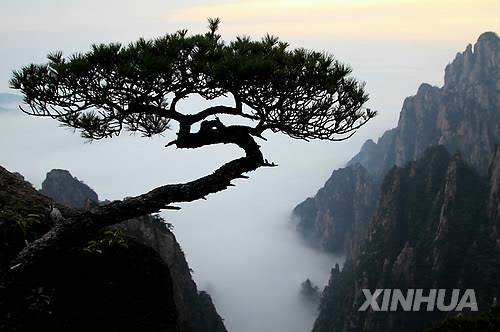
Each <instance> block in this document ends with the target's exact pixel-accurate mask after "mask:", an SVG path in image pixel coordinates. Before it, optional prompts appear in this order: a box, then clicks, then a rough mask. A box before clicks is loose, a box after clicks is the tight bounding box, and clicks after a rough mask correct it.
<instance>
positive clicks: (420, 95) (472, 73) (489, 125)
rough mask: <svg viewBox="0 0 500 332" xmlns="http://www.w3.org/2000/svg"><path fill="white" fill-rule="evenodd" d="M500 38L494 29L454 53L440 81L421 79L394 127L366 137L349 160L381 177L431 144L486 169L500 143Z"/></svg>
mask: <svg viewBox="0 0 500 332" xmlns="http://www.w3.org/2000/svg"><path fill="white" fill-rule="evenodd" d="M499 82H500V41H499V38H498V36H497V35H496V34H495V33H493V32H486V33H483V34H482V35H481V36H480V37H479V39H478V40H477V43H476V44H475V45H474V49H473V48H472V45H469V46H467V48H466V50H465V51H464V52H463V53H458V54H457V56H456V57H455V60H453V62H452V63H450V64H449V65H448V66H447V67H446V69H445V79H444V86H443V87H442V88H437V87H433V86H430V85H429V84H422V85H421V86H420V87H419V89H418V91H417V94H416V95H415V96H413V97H408V98H406V100H405V101H404V103H403V108H402V110H401V114H400V117H399V122H398V125H397V127H396V128H394V129H391V130H389V131H387V132H386V133H385V134H384V135H382V137H381V138H380V139H379V140H378V142H377V143H376V144H374V142H373V141H371V140H369V141H367V142H366V143H365V145H364V146H363V148H362V149H361V151H360V152H359V153H358V154H357V155H356V156H355V157H354V158H353V159H352V160H351V161H350V162H349V163H348V165H350V164H353V163H358V162H359V163H361V164H362V165H363V166H365V167H366V168H367V169H368V170H369V171H370V173H371V174H372V175H374V176H378V177H383V176H384V175H385V174H386V173H387V171H388V170H389V169H391V168H392V166H394V165H396V166H402V165H404V164H405V163H406V162H407V161H410V160H415V159H416V158H418V157H419V156H420V155H421V154H422V152H423V151H425V149H427V148H428V147H430V146H432V145H443V146H445V147H446V148H447V149H448V150H449V151H450V153H455V152H460V153H461V154H462V157H463V159H464V161H466V162H467V163H469V164H470V165H472V166H473V167H474V168H476V169H477V170H478V171H479V172H480V174H483V175H484V174H486V173H487V170H488V166H489V165H490V161H491V159H490V158H491V156H492V155H493V152H494V150H495V145H496V144H497V143H499V142H500V83H499Z"/></svg>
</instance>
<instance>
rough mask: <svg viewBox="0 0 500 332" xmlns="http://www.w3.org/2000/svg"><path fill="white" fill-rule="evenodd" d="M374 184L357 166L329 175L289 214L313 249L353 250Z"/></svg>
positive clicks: (360, 235) (370, 207)
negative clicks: (320, 186)
mask: <svg viewBox="0 0 500 332" xmlns="http://www.w3.org/2000/svg"><path fill="white" fill-rule="evenodd" d="M376 191H377V189H376V185H375V183H374V182H373V180H372V178H371V176H370V175H369V174H368V172H367V171H366V169H365V168H364V167H363V166H361V165H360V164H356V165H352V166H349V167H346V168H342V169H339V170H336V171H334V172H333V174H332V176H331V177H330V179H329V180H328V181H327V182H326V183H325V185H324V187H323V188H321V189H320V190H319V191H318V193H317V194H316V196H314V197H313V198H308V199H307V200H306V201H304V202H303V203H301V204H299V205H298V206H297V207H296V208H295V209H294V211H293V213H294V215H295V216H297V217H298V220H299V222H298V224H297V228H298V230H299V231H300V232H301V233H302V234H303V235H304V237H305V239H306V240H307V241H308V242H309V243H310V244H311V245H313V246H319V247H321V248H322V249H325V250H327V251H332V252H344V251H346V250H347V251H356V248H357V246H358V244H359V242H360V240H361V239H363V238H364V237H365V236H366V230H367V225H368V223H369V220H370V218H371V215H372V213H373V210H374V208H375V204H376V198H377V193H376Z"/></svg>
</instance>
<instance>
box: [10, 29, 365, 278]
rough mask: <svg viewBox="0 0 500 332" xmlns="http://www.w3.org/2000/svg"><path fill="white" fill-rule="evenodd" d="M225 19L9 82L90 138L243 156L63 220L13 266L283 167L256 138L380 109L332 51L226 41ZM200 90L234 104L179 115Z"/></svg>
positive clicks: (98, 51)
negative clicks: (150, 141) (146, 139)
mask: <svg viewBox="0 0 500 332" xmlns="http://www.w3.org/2000/svg"><path fill="white" fill-rule="evenodd" d="M218 25H219V20H218V19H211V20H209V30H208V32H207V33H205V34H196V35H188V34H187V31H186V30H182V31H178V32H176V33H173V34H167V35H165V36H164V37H161V38H158V39H154V40H144V39H139V40H138V41H137V42H134V43H131V44H129V45H128V46H123V45H121V44H118V43H114V44H108V45H103V44H101V45H93V46H92V49H91V50H90V51H89V52H87V53H85V54H75V55H73V56H71V57H69V58H68V59H66V58H64V57H63V55H62V53H61V52H57V53H53V54H50V55H49V56H48V62H47V63H46V64H41V65H34V64H32V65H29V66H26V67H24V68H22V69H21V70H19V71H16V72H14V74H13V78H12V80H11V86H12V88H14V89H18V90H20V91H21V92H22V94H23V95H24V101H25V103H26V104H27V105H29V110H24V109H23V111H24V112H26V113H28V114H30V115H34V116H43V117H51V118H53V119H55V120H57V121H59V122H60V123H61V124H63V125H65V126H68V127H71V128H74V129H76V130H78V131H80V133H81V135H82V137H84V138H87V139H91V140H99V139H103V138H107V137H112V136H113V135H119V134H120V133H122V132H123V131H131V132H139V133H141V134H142V135H145V136H153V135H158V134H163V133H164V132H166V131H167V130H173V131H175V132H176V134H177V135H176V138H175V140H173V141H171V142H170V143H168V144H167V146H171V145H174V146H176V147H177V148H181V149H195V148H201V147H203V146H207V145H213V144H235V145H237V146H238V147H240V148H241V149H243V151H244V152H245V155H244V156H243V157H241V158H238V159H235V160H232V161H229V162H227V163H226V164H224V165H222V166H221V167H220V168H218V169H217V170H215V171H214V172H213V173H212V174H210V175H207V176H204V177H202V178H199V179H196V180H193V181H191V182H187V183H183V184H169V185H164V186H161V187H158V188H156V189H153V190H152V191H150V192H148V193H145V194H142V195H140V196H137V197H133V198H129V199H127V200H124V201H115V202H112V203H111V204H109V205H106V206H102V207H99V208H96V209H94V210H92V211H85V212H82V213H81V214H79V215H78V216H75V217H72V218H69V219H67V220H65V221H64V222H59V223H56V224H55V225H54V227H53V228H52V230H51V231H49V232H48V233H47V234H45V235H44V236H43V237H42V238H40V239H39V240H37V241H35V242H33V243H31V244H30V245H28V246H27V247H26V248H24V249H23V250H22V251H21V252H20V253H19V255H18V256H17V258H16V259H15V261H14V262H13V265H14V266H15V267H16V268H17V269H22V267H24V266H29V265H30V264H32V263H33V262H34V261H36V260H37V259H39V258H40V257H42V256H45V255H50V254H54V253H57V252H58V251H60V250H64V249H66V248H67V247H68V246H70V245H74V244H75V243H78V242H79V241H83V240H85V239H86V238H87V237H88V235H89V234H91V233H93V232H96V231H97V230H99V229H101V228H102V227H105V226H109V225H112V224H115V223H118V222H120V221H123V220H127V219H130V218H133V217H137V216H141V215H144V214H148V213H153V212H157V211H159V210H161V209H168V208H175V207H173V206H171V205H170V204H172V203H175V202H189V201H194V200H197V199H200V198H205V196H207V195H208V194H211V193H215V192H218V191H221V190H224V189H226V188H227V187H228V186H231V185H232V184H231V181H232V180H234V179H237V178H246V176H245V175H244V174H245V173H247V172H250V171H253V170H255V169H257V168H259V167H263V166H274V164H272V163H269V162H267V160H266V159H264V157H263V155H262V153H261V151H260V146H259V145H258V144H257V143H256V138H262V139H264V137H263V133H264V132H266V131H271V132H274V133H277V132H280V133H283V134H286V135H288V136H290V137H292V138H297V139H303V140H310V139H322V140H331V141H336V140H344V139H347V138H349V137H350V136H351V135H352V134H353V133H354V132H355V131H356V130H357V129H358V128H359V127H361V126H362V125H363V124H365V123H366V122H367V121H368V120H369V119H371V118H372V117H373V116H375V112H373V111H371V110H370V109H366V108H364V107H363V105H364V103H365V102H366V101H367V99H368V97H367V94H366V93H365V92H364V89H363V84H360V83H359V82H358V81H356V80H355V79H354V78H352V77H350V76H349V75H350V72H351V70H350V68H349V67H348V66H345V65H343V64H341V63H339V62H338V61H336V60H335V59H334V58H333V57H332V56H331V55H328V54H325V53H320V52H315V51H308V50H305V49H294V50H291V49H289V45H288V44H287V43H285V42H282V41H280V40H279V39H278V38H276V37H273V36H270V35H267V36H265V37H264V38H263V39H262V40H260V41H254V40H251V39H250V38H248V37H238V38H236V39H235V40H234V41H232V42H230V43H225V42H224V41H222V40H221V37H220V35H219V34H218V33H217V29H218ZM193 95H198V96H200V97H202V98H204V99H206V100H211V101H213V100H215V99H217V100H219V99H220V97H230V98H232V99H233V103H234V106H225V105H218V106H212V107H208V108H206V109H202V110H200V111H199V112H197V113H183V112H181V110H179V107H178V102H179V101H180V100H183V99H185V98H189V97H191V96H193ZM228 123H231V124H228ZM235 123H236V124H235Z"/></svg>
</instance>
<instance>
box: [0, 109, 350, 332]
mask: <svg viewBox="0 0 500 332" xmlns="http://www.w3.org/2000/svg"><path fill="white" fill-rule="evenodd" d="M11 106H12V105H9V106H6V107H5V106H4V108H11ZM184 106H185V107H186V108H190V107H195V106H196V105H194V104H187V105H184ZM0 133H1V140H0V151H1V156H0V164H1V165H2V166H4V167H6V168H7V169H8V170H10V171H17V172H19V173H21V174H22V175H24V176H25V177H26V179H27V180H28V181H30V182H31V183H33V184H34V186H35V187H37V188H39V187H40V186H41V182H42V181H43V179H44V177H45V173H46V172H48V171H49V170H51V169H53V168H62V169H68V170H69V171H70V172H71V173H72V175H73V176H76V177H78V178H79V179H80V180H82V181H84V182H85V183H86V184H88V185H89V186H90V187H91V188H93V189H94V190H95V191H96V192H97V193H98V194H99V198H100V199H101V200H104V199H111V200H114V199H121V198H123V197H126V196H132V195H138V194H141V193H143V192H145V191H148V190H150V189H152V188H154V187H156V186H159V185H162V184H166V183H176V182H182V181H188V180H192V179H194V178H197V177H199V176H202V175H204V174H207V173H209V172H211V171H213V170H214V169H215V168H217V167H219V166H220V165H222V164H223V163H225V162H227V161H229V160H231V159H233V158H236V157H238V156H240V155H241V153H242V152H240V151H239V150H238V149H236V148H233V147H230V146H215V147H209V148H207V149H201V150H190V151H183V150H176V149H174V148H171V149H165V148H164V145H165V144H166V143H167V142H168V141H169V140H170V139H171V137H157V138H153V139H146V138H142V137H140V136H129V135H126V134H125V135H123V136H121V137H117V138H113V139H110V140H104V141H96V142H92V143H85V141H84V140H83V139H81V138H80V137H79V136H78V135H77V134H73V132H72V131H71V130H68V129H64V128H61V127H58V125H57V123H56V122H55V121H53V120H51V119H43V118H34V117H29V116H27V115H25V114H23V113H21V112H19V111H15V110H9V111H5V110H3V111H2V113H0ZM268 138H269V141H267V142H264V141H262V142H260V144H262V147H263V151H264V154H265V157H266V158H268V159H269V160H270V161H273V162H276V163H277V164H279V166H278V167H272V168H262V169H259V170H258V171H256V172H253V173H250V174H249V176H250V178H249V179H246V180H238V181H235V185H236V187H232V188H230V189H228V190H225V191H223V192H220V193H217V194H214V195H210V196H208V197H207V200H206V201H204V200H201V201H196V202H193V203H188V204H181V205H180V206H181V207H182V210H180V211H173V212H171V211H169V212H163V213H162V216H163V217H164V218H165V219H166V220H167V221H168V222H170V223H172V224H173V225H174V234H175V235H176V237H177V239H178V241H179V243H180V244H181V247H182V248H183V251H184V252H185V254H186V258H187V261H188V263H189V265H190V267H191V268H192V270H193V277H194V279H195V281H196V282H197V284H198V288H199V289H200V290H207V291H208V292H209V293H210V294H211V295H212V297H213V300H214V303H215V305H216V308H217V310H218V312H219V314H220V315H221V316H222V317H223V318H224V322H225V324H226V327H227V328H228V330H229V331H241V332H245V331H248V332H250V331H262V332H271V331H290V332H295V331H297V332H299V331H308V330H310V329H311V327H312V324H313V321H314V318H315V316H316V314H317V312H316V310H315V308H313V307H312V306H310V305H307V304H306V303H304V301H302V299H301V298H300V294H299V292H300V284H301V283H302V282H303V281H304V280H305V279H307V278H309V279H311V281H313V283H315V284H316V285H318V286H319V287H320V289H322V288H323V287H324V285H325V284H326V283H327V281H328V276H329V272H330V269H331V268H332V267H333V266H334V264H335V263H339V264H342V261H343V258H342V257H335V256H330V255H327V254H325V253H321V252H317V251H314V250H312V249H310V248H307V247H306V246H305V245H304V244H303V243H302V242H301V239H300V238H298V236H297V234H296V232H295V229H294V227H295V224H294V222H293V221H292V220H291V219H290V214H291V211H292V209H293V207H294V206H295V205H296V204H297V203H299V202H301V201H302V200H303V199H305V198H306V196H308V195H313V194H314V193H315V192H316V190H317V189H318V188H319V187H320V186H321V185H322V183H323V182H324V180H325V179H326V178H327V177H328V176H329V173H330V172H331V170H332V169H333V168H336V167H339V166H341V164H342V162H343V161H342V160H344V159H345V154H347V153H349V151H348V150H347V149H346V145H345V144H344V149H343V150H345V152H344V153H340V151H341V150H340V149H339V151H338V153H333V152H334V151H335V150H336V149H335V148H334V146H332V144H331V143H330V144H328V143H325V142H316V143H306V142H300V141H293V140H291V139H288V138H286V137H284V136H276V137H272V135H269V137H268ZM337 146H342V144H339V145H337Z"/></svg>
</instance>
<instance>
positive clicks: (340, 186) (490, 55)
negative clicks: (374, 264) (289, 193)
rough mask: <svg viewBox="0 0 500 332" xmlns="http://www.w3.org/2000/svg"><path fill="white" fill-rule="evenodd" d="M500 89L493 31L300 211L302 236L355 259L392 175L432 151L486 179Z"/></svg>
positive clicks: (497, 133) (499, 117) (498, 133)
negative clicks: (457, 156)
mask: <svg viewBox="0 0 500 332" xmlns="http://www.w3.org/2000/svg"><path fill="white" fill-rule="evenodd" d="M499 82H500V40H499V38H498V36H497V35H496V34H495V33H493V32H487V33H484V34H482V35H481V36H480V37H479V39H478V41H477V43H476V44H475V45H474V48H473V47H472V46H471V45H469V46H468V47H467V49H466V50H465V51H464V52H463V53H459V54H457V56H456V58H455V60H454V61H453V62H452V63H450V64H449V65H448V66H447V67H446V70H445V84H444V86H443V87H441V88H438V87H433V86H430V85H428V84H422V85H421V86H420V87H419V89H418V91H417V94H416V95H415V96H412V97H408V98H406V100H405V101H404V103H403V108H402V110H401V113H400V118H399V122H398V125H397V127H396V128H393V129H391V130H388V131H386V132H385V133H384V134H383V135H382V136H381V137H380V138H379V139H378V141H377V143H375V142H374V141H373V140H368V141H366V142H365V144H364V145H363V147H362V148H361V151H360V152H359V153H358V154H357V155H356V156H354V157H353V158H352V159H351V161H349V162H348V164H347V167H346V168H344V169H340V170H337V171H335V172H334V173H333V174H332V176H331V178H330V179H329V180H328V181H327V184H325V187H324V188H323V189H321V190H320V191H319V192H318V194H317V195H316V196H315V197H313V198H308V199H307V200H306V201H305V202H303V203H301V204H299V205H298V206H297V207H296V208H295V210H294V215H295V216H296V217H297V218H298V226H297V229H298V231H299V233H301V234H302V235H303V236H304V237H305V238H306V239H307V241H308V242H309V243H314V244H315V245H317V246H320V247H323V248H325V249H326V250H329V251H335V252H339V251H343V250H347V253H348V254H351V249H352V248H354V250H355V248H359V245H360V243H361V242H362V241H363V239H364V236H365V234H366V231H367V230H366V226H367V225H368V224H369V222H370V220H371V217H372V216H373V213H374V211H375V206H376V202H377V200H378V196H377V193H378V192H379V188H380V183H381V182H382V179H383V178H384V176H385V175H386V174H387V172H388V171H389V170H390V169H391V168H392V167H393V166H394V165H396V166H402V165H404V164H405V163H406V162H408V161H410V160H415V159H417V158H418V157H419V156H421V155H422V153H423V151H425V150H426V149H427V148H428V147H430V146H433V145H442V146H444V147H446V148H447V149H448V151H449V152H450V153H455V152H460V153H461V155H462V158H463V160H464V161H465V162H466V163H468V164H469V165H472V166H473V167H474V168H475V169H476V170H477V171H478V172H479V173H480V174H482V175H486V174H487V172H488V166H489V165H490V161H491V157H492V156H493V152H494V149H495V145H496V144H498V143H500V83H499ZM357 164H360V165H362V166H363V167H364V168H363V169H362V170H361V168H360V167H359V166H357ZM353 173H356V174H357V175H355V176H354V177H355V178H356V179H357V180H356V181H353V180H352V176H353ZM368 195H372V196H371V197H368ZM349 209H353V210H352V211H348V210H349ZM356 215H358V218H356ZM359 218H360V219H359ZM346 243H348V245H347V246H346V245H345V244H346Z"/></svg>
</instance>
